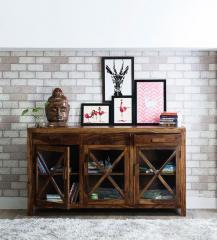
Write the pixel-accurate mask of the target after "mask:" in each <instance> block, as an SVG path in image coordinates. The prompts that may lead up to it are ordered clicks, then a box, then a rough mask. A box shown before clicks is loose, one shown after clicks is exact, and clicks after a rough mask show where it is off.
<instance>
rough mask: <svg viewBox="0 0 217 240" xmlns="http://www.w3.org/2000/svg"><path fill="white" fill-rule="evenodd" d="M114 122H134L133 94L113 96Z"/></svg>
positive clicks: (124, 123)
mask: <svg viewBox="0 0 217 240" xmlns="http://www.w3.org/2000/svg"><path fill="white" fill-rule="evenodd" d="M112 122H113V124H114V125H132V124H133V98H132V96H122V97H114V96H113V97H112Z"/></svg>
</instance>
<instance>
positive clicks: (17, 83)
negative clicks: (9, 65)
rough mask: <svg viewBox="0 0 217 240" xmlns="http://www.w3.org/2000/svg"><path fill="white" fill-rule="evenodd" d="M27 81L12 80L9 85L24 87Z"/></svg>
mask: <svg viewBox="0 0 217 240" xmlns="http://www.w3.org/2000/svg"><path fill="white" fill-rule="evenodd" d="M26 83H27V81H26V79H12V80H11V85H12V86H16V85H18V86H19V85H26Z"/></svg>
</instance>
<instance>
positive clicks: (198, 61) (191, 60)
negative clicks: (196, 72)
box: [184, 57, 200, 63]
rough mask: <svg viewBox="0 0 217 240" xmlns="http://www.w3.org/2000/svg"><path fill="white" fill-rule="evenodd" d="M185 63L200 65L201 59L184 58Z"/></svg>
mask: <svg viewBox="0 0 217 240" xmlns="http://www.w3.org/2000/svg"><path fill="white" fill-rule="evenodd" d="M184 63H200V58H199V57H184Z"/></svg>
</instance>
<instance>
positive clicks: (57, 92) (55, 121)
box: [45, 88, 70, 126]
mask: <svg viewBox="0 0 217 240" xmlns="http://www.w3.org/2000/svg"><path fill="white" fill-rule="evenodd" d="M69 109H70V105H69V104H68V99H67V97H65V96H64V94H63V91H62V89H60V88H55V89H54V90H53V93H52V96H51V97H49V98H48V103H47V104H46V107H45V113H46V117H47V120H48V126H66V123H67V121H68V117H69Z"/></svg>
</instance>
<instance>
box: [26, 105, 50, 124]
mask: <svg viewBox="0 0 217 240" xmlns="http://www.w3.org/2000/svg"><path fill="white" fill-rule="evenodd" d="M45 104H46V103H45ZM21 116H31V117H32V118H33V119H34V122H35V127H41V126H42V125H41V124H40V120H41V118H42V117H43V116H44V108H43V107H33V108H26V109H24V110H23V111H22V113H21Z"/></svg>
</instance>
